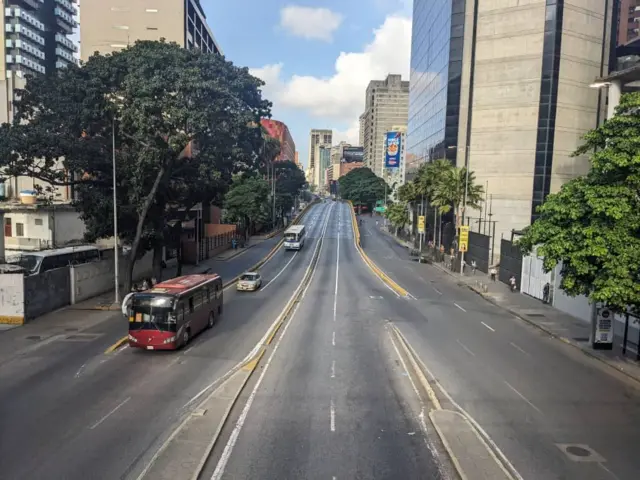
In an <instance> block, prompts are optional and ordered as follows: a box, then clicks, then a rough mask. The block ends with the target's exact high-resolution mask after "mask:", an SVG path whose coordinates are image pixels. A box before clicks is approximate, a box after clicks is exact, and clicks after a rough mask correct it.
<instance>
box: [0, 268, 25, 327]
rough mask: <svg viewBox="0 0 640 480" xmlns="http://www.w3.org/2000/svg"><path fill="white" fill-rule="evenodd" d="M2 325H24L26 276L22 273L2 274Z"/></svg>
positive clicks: (0, 290) (0, 297)
mask: <svg viewBox="0 0 640 480" xmlns="http://www.w3.org/2000/svg"><path fill="white" fill-rule="evenodd" d="M0 323H3V324H9V325H22V324H23V323H24V276H23V275H22V274H21V273H8V274H0Z"/></svg>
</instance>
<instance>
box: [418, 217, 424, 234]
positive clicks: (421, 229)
mask: <svg viewBox="0 0 640 480" xmlns="http://www.w3.org/2000/svg"><path fill="white" fill-rule="evenodd" d="M424 220H425V218H424V215H420V216H418V233H424Z"/></svg>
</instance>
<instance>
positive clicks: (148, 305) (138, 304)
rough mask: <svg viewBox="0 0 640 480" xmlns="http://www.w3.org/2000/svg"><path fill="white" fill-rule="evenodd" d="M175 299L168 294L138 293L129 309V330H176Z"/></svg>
mask: <svg viewBox="0 0 640 480" xmlns="http://www.w3.org/2000/svg"><path fill="white" fill-rule="evenodd" d="M173 307H174V299H173V297H170V296H167V295H154V294H144V293H143V294H136V295H134V296H133V300H132V302H131V309H130V311H129V330H160V331H168V332H175V331H176V326H177V324H176V320H175V318H176V317H175V315H174V314H173Z"/></svg>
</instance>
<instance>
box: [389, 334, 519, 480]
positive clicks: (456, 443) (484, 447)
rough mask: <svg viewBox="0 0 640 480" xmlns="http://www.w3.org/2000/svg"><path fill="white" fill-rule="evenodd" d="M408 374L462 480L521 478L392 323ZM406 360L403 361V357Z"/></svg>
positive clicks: (395, 340) (394, 338)
mask: <svg viewBox="0 0 640 480" xmlns="http://www.w3.org/2000/svg"><path fill="white" fill-rule="evenodd" d="M391 333H392V341H393V343H394V344H395V345H397V346H398V347H399V349H398V350H399V351H398V354H399V355H401V360H402V361H403V365H405V367H406V368H407V369H410V370H411V371H410V372H407V374H409V375H411V376H412V377H415V378H417V379H418V383H419V385H420V386H421V387H422V389H423V391H424V393H425V394H426V396H427V399H428V402H427V405H428V408H429V414H428V417H429V420H430V421H431V425H433V428H434V429H435V431H436V432H437V434H438V437H439V439H440V442H441V444H442V446H443V447H444V449H445V450H446V452H447V454H448V456H449V459H450V460H451V463H452V464H453V466H454V468H455V469H456V471H457V472H458V475H459V476H460V478H461V479H462V480H476V479H478V480H522V479H521V477H520V475H519V474H518V472H517V471H516V470H515V468H514V467H513V466H512V465H511V463H510V462H509V461H508V460H507V459H506V457H505V456H504V455H503V454H502V452H500V450H499V449H498V447H497V446H496V445H495V444H494V443H493V441H492V440H491V439H490V438H489V437H488V435H487V434H486V432H484V430H482V429H481V428H480V427H479V425H478V424H477V422H475V420H473V418H471V417H470V416H469V415H468V414H467V412H466V411H464V410H463V409H462V408H460V407H459V405H458V404H457V403H456V402H455V401H454V400H453V399H452V398H451V396H450V395H449V394H448V393H447V392H446V391H445V390H444V388H443V387H442V386H441V385H440V383H439V382H438V381H437V380H436V379H435V377H434V376H433V375H432V374H431V372H430V371H429V370H428V369H427V368H426V366H425V365H424V362H422V360H421V359H420V358H419V357H418V355H417V353H416V352H415V350H414V349H413V347H411V344H410V343H409V342H408V341H407V340H406V338H405V337H404V335H403V334H402V333H401V332H400V330H399V329H398V328H397V327H396V326H395V325H393V324H391ZM405 358H406V359H408V361H405V360H404V359H405Z"/></svg>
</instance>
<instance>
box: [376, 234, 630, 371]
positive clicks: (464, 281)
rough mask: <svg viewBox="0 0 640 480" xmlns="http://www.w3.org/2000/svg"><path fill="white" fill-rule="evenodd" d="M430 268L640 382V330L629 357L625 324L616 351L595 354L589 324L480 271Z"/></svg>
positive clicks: (618, 329) (617, 331)
mask: <svg viewBox="0 0 640 480" xmlns="http://www.w3.org/2000/svg"><path fill="white" fill-rule="evenodd" d="M380 231H381V232H383V233H385V234H386V235H388V236H390V237H391V238H393V239H394V240H395V241H396V242H397V243H398V244H399V245H402V246H403V247H407V248H412V245H410V244H409V243H408V242H405V241H403V240H401V239H399V238H397V237H395V236H394V235H392V234H390V233H389V232H386V231H384V229H380ZM428 265H429V266H431V267H433V268H435V269H438V270H440V271H442V272H444V273H446V274H447V275H450V276H451V277H452V278H453V279H455V281H456V282H457V283H458V284H459V285H462V286H466V287H467V288H469V289H471V290H472V291H474V292H476V293H477V294H478V295H480V296H481V297H482V298H484V299H485V300H486V301H488V302H490V303H492V304H494V305H496V306H497V307H500V308H502V309H504V310H506V311H508V312H509V313H511V314H512V315H514V316H516V317H518V318H520V319H521V320H524V321H525V322H527V323H528V324H530V325H533V326H534V327H536V328H539V329H540V330H542V331H543V332H545V333H547V334H548V335H550V336H552V337H553V338H556V339H558V340H560V341H562V342H564V343H566V344H568V345H572V346H573V347H576V348H578V349H580V350H581V351H582V352H584V353H585V354H586V355H589V356H590V357H593V358H595V359H597V360H600V361H601V362H604V363H605V364H607V365H609V366H611V367H613V368H615V369H616V370H618V371H620V372H622V373H624V374H625V375H627V376H629V377H631V378H633V379H635V380H636V381H639V382H640V362H638V361H636V348H638V343H640V342H639V340H638V335H639V334H640V330H639V329H638V327H637V326H632V325H630V326H629V337H628V339H627V350H626V353H623V351H622V347H623V345H622V344H623V338H624V337H623V335H624V323H621V322H619V321H616V322H614V342H613V343H614V346H613V350H594V349H593V348H592V347H591V344H590V342H589V337H590V333H591V325H590V323H589V321H587V320H582V319H579V318H576V317H573V316H571V315H568V314H566V313H564V312H562V311H560V310H558V309H556V308H554V307H553V306H551V305H547V304H545V303H542V301H540V300H538V299H536V298H533V297H530V296H529V295H525V294H522V293H520V292H511V291H510V289H509V287H508V286H507V285H505V284H504V283H502V282H500V281H496V282H492V281H491V280H490V279H489V277H488V275H487V274H485V273H483V272H480V271H478V272H476V275H471V273H470V271H468V269H465V271H466V275H461V274H459V273H454V272H452V271H451V270H449V269H447V268H446V267H445V266H444V265H443V264H439V263H436V262H433V263H429V264H428Z"/></svg>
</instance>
